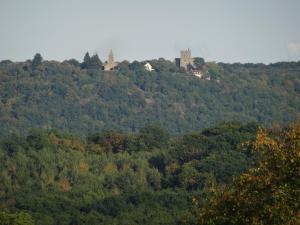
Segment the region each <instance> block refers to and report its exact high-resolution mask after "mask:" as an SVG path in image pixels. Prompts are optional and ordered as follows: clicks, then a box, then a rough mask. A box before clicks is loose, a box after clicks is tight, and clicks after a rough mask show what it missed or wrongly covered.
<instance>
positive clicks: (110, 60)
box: [108, 49, 115, 64]
mask: <svg viewBox="0 0 300 225" xmlns="http://www.w3.org/2000/svg"><path fill="white" fill-rule="evenodd" d="M114 62H115V60H114V54H113V51H112V49H110V52H109V55H108V63H110V64H114Z"/></svg>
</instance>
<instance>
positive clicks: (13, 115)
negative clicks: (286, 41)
mask: <svg viewBox="0 0 300 225" xmlns="http://www.w3.org/2000/svg"><path fill="white" fill-rule="evenodd" d="M150 63H151V64H152V65H153V67H154V68H155V71H153V72H148V71H145V70H144V68H143V64H142V63H141V62H137V61H135V62H133V63H128V62H126V61H124V62H122V63H120V64H119V70H118V71H114V72H103V71H100V70H98V69H82V68H81V67H80V64H79V63H78V62H76V61H75V60H69V61H64V62H62V63H60V62H56V61H43V62H42V63H41V64H40V65H37V66H33V63H32V62H31V61H26V62H18V63H14V62H10V61H2V62H1V63H0V124H1V126H0V134H2V135H6V134H8V133H12V132H14V133H18V134H21V133H23V132H24V131H28V130H30V129H31V128H34V127H38V128H44V129H59V130H64V131H66V132H72V133H76V134H79V135H87V134H89V133H93V132H95V131H99V130H123V131H137V130H139V129H140V128H142V127H143V126H144V125H145V124H147V123H149V122H150V123H153V122H156V123H160V124H161V125H162V126H164V127H166V128H167V129H168V130H170V132H171V133H184V132H188V131H194V130H200V129H202V128H206V127H209V126H212V125H214V124H216V123H219V122H221V121H229V120H237V121H243V122H259V123H262V124H264V125H266V126H269V125H271V124H272V123H273V122H274V121H276V122H278V123H279V124H286V123H287V122H290V121H293V120H294V119H295V118H297V117H298V116H299V112H300V62H297V63H296V62H291V63H276V64H270V65H264V64H223V63H218V64H217V63H206V65H205V67H206V68H207V70H208V76H210V78H211V80H206V79H199V78H197V77H195V76H192V75H188V74H186V72H184V71H182V70H178V69H177V68H176V66H175V64H173V63H172V62H170V61H167V60H164V59H159V60H152V61H150Z"/></svg>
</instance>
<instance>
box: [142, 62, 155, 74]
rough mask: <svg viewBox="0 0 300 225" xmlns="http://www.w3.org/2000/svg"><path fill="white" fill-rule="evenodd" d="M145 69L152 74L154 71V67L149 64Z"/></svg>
mask: <svg viewBox="0 0 300 225" xmlns="http://www.w3.org/2000/svg"><path fill="white" fill-rule="evenodd" d="M144 68H145V70H148V71H150V72H151V71H153V70H154V69H153V67H152V65H151V64H150V63H148V62H147V63H146V64H145V65H144Z"/></svg>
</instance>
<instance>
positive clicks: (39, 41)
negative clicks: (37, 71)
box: [0, 0, 300, 63]
mask: <svg viewBox="0 0 300 225" xmlns="http://www.w3.org/2000/svg"><path fill="white" fill-rule="evenodd" d="M188 47H189V48H191V50H192V54H193V55H194V56H202V57H204V58H205V59H206V60H214V61H218V62H220V61H222V62H264V63H269V62H277V61H292V60H300V0H147V1H146V0H126V1H125V0H107V1H104V0H0V60H4V59H11V60H14V61H23V60H25V59H30V58H32V57H33V55H34V54H35V53H36V52H40V53H41V54H42V56H43V57H44V58H45V59H48V60H52V59H53V60H64V59H69V58H76V59H78V60H80V61H81V60H82V58H83V56H84V53H85V52H86V51H89V52H90V53H95V52H98V54H99V56H100V57H101V59H102V60H105V58H106V56H107V54H108V52H109V49H110V48H112V49H113V51H114V54H115V58H116V59H117V60H123V59H128V60H134V59H137V60H144V59H153V58H159V57H164V58H167V59H173V58H174V57H178V56H179V50H180V49H182V48H188Z"/></svg>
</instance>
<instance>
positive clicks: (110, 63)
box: [104, 50, 117, 71]
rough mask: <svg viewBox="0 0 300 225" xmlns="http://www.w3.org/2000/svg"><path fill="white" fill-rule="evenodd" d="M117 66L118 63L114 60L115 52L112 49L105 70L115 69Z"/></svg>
mask: <svg viewBox="0 0 300 225" xmlns="http://www.w3.org/2000/svg"><path fill="white" fill-rule="evenodd" d="M116 66H117V63H116V62H115V60H114V54H113V52H112V50H110V52H109V55H108V59H107V62H106V63H105V64H104V70H105V71H109V70H113V69H114V68H115V67H116Z"/></svg>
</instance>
